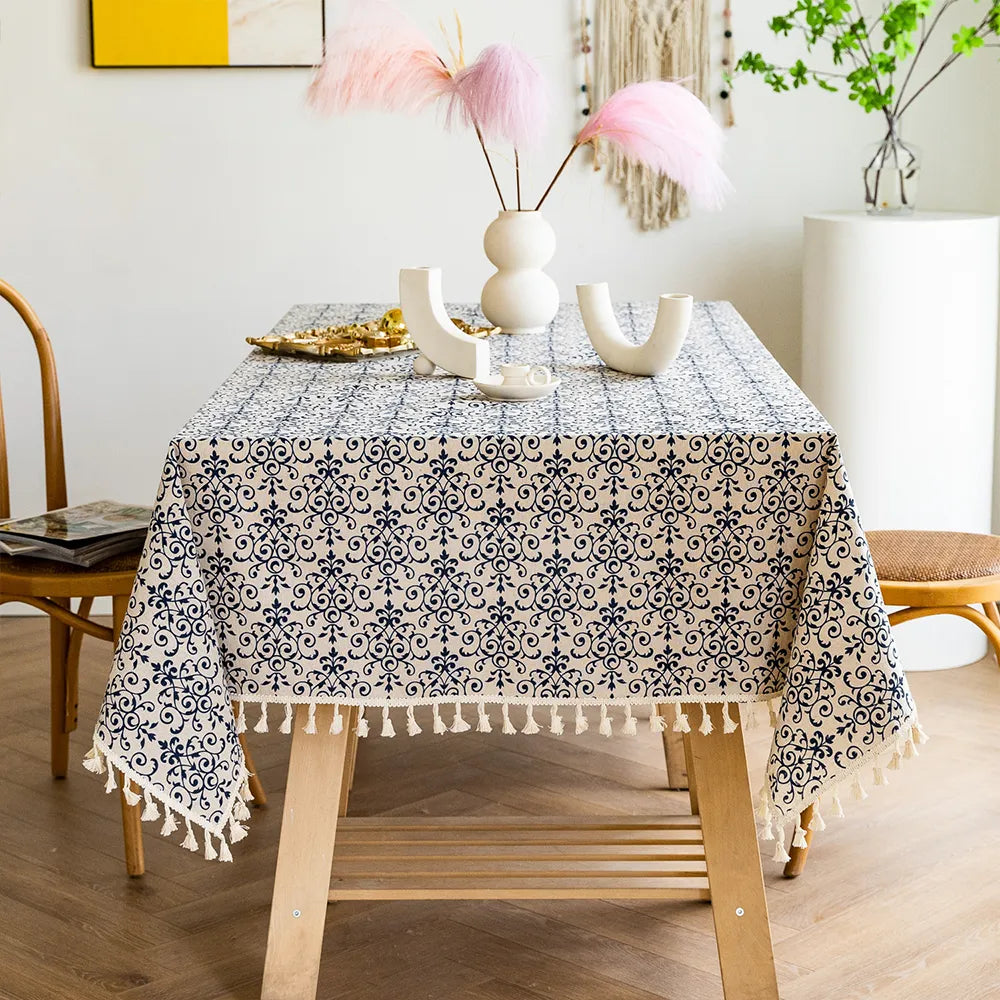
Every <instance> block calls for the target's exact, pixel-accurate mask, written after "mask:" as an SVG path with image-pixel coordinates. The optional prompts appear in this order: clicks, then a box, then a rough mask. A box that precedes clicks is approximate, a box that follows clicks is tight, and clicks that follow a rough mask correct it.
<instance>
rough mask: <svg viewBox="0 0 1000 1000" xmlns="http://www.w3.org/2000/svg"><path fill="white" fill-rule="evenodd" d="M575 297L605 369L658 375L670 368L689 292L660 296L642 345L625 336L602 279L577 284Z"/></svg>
mask: <svg viewBox="0 0 1000 1000" xmlns="http://www.w3.org/2000/svg"><path fill="white" fill-rule="evenodd" d="M576 299H577V302H579V304H580V314H581V315H582V316H583V325H584V328H585V329H586V331H587V336H588V337H589V338H590V343H591V344H592V345H593V347H594V350H595V351H597V354H598V357H600V359H601V360H602V361H603V362H604V363H605V364H606V365H607V366H608V367H609V368H614V369H615V371H619V372H625V373H626V374H628V375H659V374H660V373H661V372H665V371H666V370H667V368H669V367H670V365H671V363H672V362H673V361H674V359H675V358H676V357H677V355H678V354H679V353H680V350H681V347H682V346H683V344H684V339H685V337H687V332H688V328H689V327H690V325H691V311H692V308H693V305H694V300H693V299H692V297H691V296H690V295H684V294H674V293H669V294H666V295H661V296H660V304H659V306H658V308H657V311H656V323H655V324H654V326H653V332H652V333H651V334H650V335H649V339H648V340H647V341H646V342H645V343H644V344H633V343H631V342H629V341H628V340H626V339H625V336H624V334H623V333H622V331H621V327H619V325H618V320H617V319H615V311H614V308H613V306H612V305H611V293H610V291H609V290H608V284H607V282H606V281H602V282H599V283H598V284H595V285H577V286H576Z"/></svg>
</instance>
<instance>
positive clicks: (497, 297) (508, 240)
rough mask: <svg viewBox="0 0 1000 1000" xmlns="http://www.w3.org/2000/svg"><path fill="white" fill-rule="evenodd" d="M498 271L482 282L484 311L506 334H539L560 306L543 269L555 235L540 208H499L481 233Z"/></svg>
mask: <svg viewBox="0 0 1000 1000" xmlns="http://www.w3.org/2000/svg"><path fill="white" fill-rule="evenodd" d="M483 249H484V250H485V251H486V256H487V257H489V259H490V262H491V263H492V264H494V265H495V267H496V269H497V271H496V274H494V275H493V276H492V277H491V278H490V279H489V280H488V281H487V282H486V284H485V285H484V286H483V296H482V301H481V303H480V304H481V306H482V310H483V315H484V316H485V317H486V318H487V319H488V320H489V321H490V322H491V323H492V324H493V325H494V326H498V327H500V329H501V330H502V331H503V332H504V333H541V332H542V331H543V330H544V329H545V328H546V327H547V326H548V325H549V323H551V322H552V320H553V318H554V317H555V314H556V310H557V309H558V308H559V289H558V288H557V287H556V283H555V282H554V281H553V280H552V279H551V278H550V277H549V276H548V275H547V274H546V273H545V272H544V271H543V270H542V268H543V267H545V265H546V264H547V263H548V262H549V261H550V260H551V259H552V255H553V254H554V253H555V252H556V234H555V232H554V231H553V229H552V227H551V226H550V225H549V224H548V222H546V221H545V218H544V217H543V216H542V215H541V214H540V213H538V212H500V214H499V215H497V217H496V218H495V219H494V220H493V221H492V222H491V223H490V225H489V227H488V228H487V230H486V235H485V236H484V237H483Z"/></svg>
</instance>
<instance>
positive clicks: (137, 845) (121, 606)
mask: <svg viewBox="0 0 1000 1000" xmlns="http://www.w3.org/2000/svg"><path fill="white" fill-rule="evenodd" d="M127 610H128V594H115V595H114V596H113V597H112V598H111V614H112V632H113V634H114V646H115V648H117V646H118V636H119V635H120V634H121V630H122V624H123V623H124V621H125V612H126V611H127ZM120 779H121V787H120V788H119V790H118V797H119V799H120V800H121V807H122V837H123V839H124V841H125V870H126V871H127V872H128V873H129V875H130V876H131V877H132V878H138V877H139V876H140V875H142V874H144V873H145V871H146V854H145V848H144V847H143V844H142V820H141V819H140V817H141V815H142V803H141V802H137V803H136V804H135V805H134V806H130V805H129V804H128V802H127V801H126V799H125V782H126V778H125V776H124V775H120ZM130 788H131V790H132V791H133V792H138V791H139V789H138V788H136V787H135V785H131V784H130Z"/></svg>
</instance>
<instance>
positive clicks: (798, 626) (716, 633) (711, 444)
mask: <svg viewBox="0 0 1000 1000" xmlns="http://www.w3.org/2000/svg"><path fill="white" fill-rule="evenodd" d="M450 308H451V312H452V315H456V316H459V317H460V318H462V319H464V320H466V321H469V322H472V323H473V324H475V323H476V321H477V318H478V317H477V314H476V310H475V308H474V307H471V306H464V305H454V306H452V307H450ZM384 310H385V306H384V305H376V304H354V305H348V304H334V305H314V306H298V307H295V308H293V309H292V310H290V311H289V313H288V314H287V315H286V316H285V317H284V318H283V319H282V320H281V321H280V322H279V324H278V325H277V326H276V327H275V332H276V333H288V332H290V331H293V330H298V329H308V328H316V327H324V326H328V325H336V324H340V323H346V322H355V321H363V320H368V319H371V318H373V317H377V316H379V315H381V313H382V312H384ZM616 311H617V315H618V319H619V323H620V325H621V327H622V329H623V330H624V331H625V332H626V334H627V335H628V336H630V337H632V338H633V339H641V338H642V337H643V336H645V335H646V333H647V332H648V330H649V329H650V328H651V327H652V323H653V318H654V313H655V305H646V304H629V303H624V304H621V305H619V306H618V307H616ZM490 346H491V352H492V355H493V361H494V364H504V363H530V364H544V365H546V366H548V367H549V368H550V369H551V370H552V371H553V373H554V374H555V375H556V376H558V377H559V378H560V379H561V384H560V386H559V388H558V390H557V391H556V392H555V393H553V394H552V395H551V396H549V397H547V398H545V399H542V400H538V401H535V402H531V403H508V402H496V401H490V400H487V399H485V398H484V397H482V396H481V395H480V394H479V393H478V392H477V391H476V390H475V388H474V387H473V386H472V384H471V383H468V382H465V381H463V380H460V379H457V378H453V377H450V376H447V375H443V374H439V375H436V376H430V377H421V376H417V375H415V374H414V373H413V369H412V358H411V357H410V356H408V355H405V354H393V355H391V356H383V357H374V358H372V359H370V360H364V361H358V362H338V361H331V360H326V359H312V358H295V357H287V356H278V355H274V354H270V353H267V352H265V351H255V352H253V353H252V354H250V355H249V356H248V357H247V359H246V360H245V361H244V362H243V363H242V364H241V365H240V366H239V367H238V368H237V369H236V371H235V372H233V374H232V375H230V376H229V378H227V379H226V381H225V382H224V383H223V385H222V386H221V387H220V388H219V389H218V390H217V391H216V392H215V393H214V394H213V395H212V397H211V398H210V399H209V400H208V401H207V402H206V403H205V405H204V406H203V407H202V408H201V409H200V410H199V411H198V412H197V413H196V414H195V415H194V416H193V417H192V418H191V420H190V421H189V422H188V423H187V424H186V425H185V426H184V427H183V428H182V429H181V430H180V431H179V432H178V434H177V435H175V437H174V438H173V440H172V441H171V442H170V446H169V449H168V454H167V458H166V461H165V464H164V470H163V476H162V479H161V485H160V490H159V494H158V498H157V503H156V507H155V510H154V514H153V519H152V525H151V529H150V533H149V537H148V540H147V543H146V548H145V551H144V553H143V557H142V561H141V564H140V567H139V571H138V575H137V580H136V585H135V588H134V590H133V592H132V595H131V598H130V603H129V608H128V612H127V614H126V616H125V619H124V622H123V624H122V629H121V638H120V641H119V644H118V648H117V652H116V662H115V668H114V671H113V673H112V676H111V679H110V681H109V685H108V690H107V693H106V696H105V699H104V703H103V706H102V710H101V714H100V718H99V720H98V724H97V727H96V731H95V739H94V748H93V750H92V751H91V754H90V755H89V757H90V759H89V761H88V766H90V767H91V769H92V770H101V769H105V768H106V769H108V770H109V771H110V776H111V778H112V779H114V777H115V775H117V776H118V778H119V781H120V782H121V783H122V784H123V787H127V788H128V790H129V794H130V795H133V796H136V797H140V796H141V797H142V798H143V799H144V800H145V803H144V811H143V815H144V818H145V819H147V820H152V819H154V818H155V819H156V820H158V821H159V819H160V817H161V815H162V818H163V827H162V829H161V832H163V833H164V834H165V835H172V834H173V833H174V831H178V830H179V831H181V832H182V833H183V834H184V837H183V845H182V846H185V847H187V848H188V849H191V850H200V849H201V848H202V847H204V852H205V856H206V858H208V859H209V860H215V859H219V860H230V859H232V858H233V856H234V852H232V851H231V850H230V848H231V845H233V844H238V842H239V841H240V840H242V839H243V837H245V836H246V835H247V830H246V827H245V826H244V823H245V822H246V820H247V819H248V818H249V813H248V810H247V807H246V799H247V798H248V797H249V789H248V780H247V779H248V777H249V775H248V772H247V768H246V762H245V759H244V756H243V752H242V750H241V748H240V742H239V736H240V735H241V734H242V733H243V732H245V731H246V730H247V729H248V728H249V727H252V728H253V729H254V730H256V731H257V732H270V731H271V730H272V729H278V730H279V731H280V732H282V733H286V734H292V749H291V758H290V764H289V773H288V785H287V791H286V798H285V805H284V815H283V820H282V832H281V840H280V846H279V851H278V861H277V869H276V874H275V886H274V896H273V902H272V907H271V917H270V930H269V934H268V946H267V957H266V962H265V971H264V981H263V987H262V994H261V995H262V997H264V998H265V1000H279V998H282V1000H284V998H293V997H294V998H311V997H313V996H314V995H315V992H316V984H317V977H318V972H319V965H320V954H321V946H322V940H323V930H324V921H325V914H326V906H327V903H328V901H330V900H339V901H351V900H358V899H379V900H391V899H437V900H442V899H444V900H448V899H602V898H603V899H607V898H630V899H662V900H677V899H688V900H690V899H700V900H705V901H708V902H710V903H711V906H712V910H713V915H714V919H715V928H716V935H717V940H718V948H719V960H720V967H721V971H722V980H723V986H724V990H725V995H726V997H727V998H728V1000H757V998H760V1000H764V998H768V1000H773V998H776V997H777V995H778V993H777V985H776V979H775V971H774V962H773V957H772V952H771V939H770V931H769V925H768V918H767V905H766V900H765V894H764V886H763V879H762V869H761V861H760V853H759V850H758V845H757V833H758V829H757V826H758V825H757V823H755V815H754V814H755V811H756V814H757V819H758V820H759V832H760V836H761V837H762V838H763V839H764V840H765V841H766V842H768V843H769V850H770V849H771V847H773V858H774V861H776V862H779V863H780V862H782V861H783V860H785V859H786V858H787V856H788V855H787V848H788V847H789V846H791V845H792V844H798V843H801V842H802V839H803V838H804V837H805V836H806V834H807V831H806V830H803V829H802V828H801V827H800V826H799V816H800V814H801V813H802V811H803V809H805V808H806V807H812V808H813V815H814V817H815V822H817V823H822V822H823V821H822V817H821V815H820V806H821V803H822V804H823V808H824V809H826V810H827V812H828V814H829V812H830V811H832V812H834V813H837V812H839V811H840V792H841V791H842V790H843V789H844V788H849V789H852V790H853V791H854V792H855V794H856V793H857V790H858V789H859V788H860V789H861V790H862V795H863V794H864V792H863V785H862V782H866V783H867V782H870V781H872V779H874V783H876V784H877V783H879V775H880V773H881V768H882V767H893V766H897V765H898V764H899V762H900V761H901V760H903V759H905V758H907V757H909V756H912V753H911V752H910V751H911V749H912V744H913V742H914V741H915V740H919V739H920V733H921V731H920V729H919V723H918V721H917V715H916V709H915V707H914V704H913V701H912V698H911V696H910V693H909V690H908V688H907V685H906V680H905V677H904V676H903V674H902V672H901V670H900V669H899V667H898V664H897V662H896V656H895V650H894V647H893V644H892V636H891V633H890V630H889V625H888V620H887V618H886V613H885V608H884V607H883V605H882V601H881V597H880V594H879V590H878V584H877V580H876V579H875V574H874V571H873V569H872V565H871V558H870V555H869V553H868V549H867V545H866V542H865V538H864V533H863V531H862V528H861V523H860V520H859V517H858V514H857V511H856V510H855V507H854V501H853V498H852V496H851V492H850V486H849V483H848V480H847V477H846V474H845V471H844V468H843V462H842V460H841V456H840V451H839V448H838V445H837V439H836V435H835V434H834V433H833V431H832V430H831V428H830V427H829V426H828V425H827V424H826V422H825V421H824V420H823V418H822V417H821V416H820V414H819V413H818V412H817V411H816V410H815V408H814V407H813V406H812V404H811V403H810V402H809V401H808V399H806V397H805V396H804V395H803V394H802V393H801V392H800V391H799V390H798V388H797V387H796V386H795V384H794V383H793V382H792V381H791V380H790V379H789V378H788V376H787V375H786V374H785V373H784V371H783V370H782V369H781V368H780V366H779V365H778V364H777V363H776V362H775V361H774V359H773V358H772V357H771V356H770V355H769V354H768V352H767V351H766V349H765V348H764V347H763V345H762V344H761V342H760V341H759V340H758V339H757V338H756V336H755V335H754V334H753V332H752V331H751V330H750V328H749V327H748V326H747V324H746V323H745V322H744V321H743V320H742V319H741V317H740V316H739V314H738V313H737V312H736V310H735V309H734V308H733V307H732V306H731V305H729V304H728V303H718V302H716V303H699V304H697V305H696V307H695V310H694V316H693V321H692V326H691V330H690V333H689V336H688V338H687V341H686V343H685V345H684V347H683V349H682V351H681V354H680V356H679V357H678V359H677V361H676V362H675V363H674V364H673V365H672V366H671V368H670V369H668V371H667V372H666V373H664V374H663V375H660V376H658V377H655V378H635V377H632V376H628V375H623V374H620V373H617V372H613V371H610V370H609V369H607V368H605V367H604V366H603V365H601V364H600V363H599V361H598V359H597V357H596V355H595V354H594V352H593V350H592V349H591V347H590V345H589V342H588V341H587V339H586V335H585V333H584V330H583V327H582V324H581V321H580V317H579V313H578V312H577V310H576V309H575V307H570V306H563V307H561V308H560V311H559V314H558V315H557V317H556V320H555V321H554V323H553V324H552V326H551V327H550V329H549V330H548V332H547V333H545V334H542V335H537V336H533V337H520V338H514V337H495V338H493V339H492V340H491V342H490ZM758 703H765V704H766V705H767V709H768V711H767V714H768V717H769V718H770V720H771V724H772V726H773V736H772V746H771V752H770V757H769V760H768V764H767V769H766V775H765V780H764V784H763V787H762V788H761V789H760V790H759V791H758V792H757V793H756V801H755V800H754V797H753V796H752V794H751V788H750V781H749V778H748V774H747V767H746V757H745V754H744V749H743V739H742V728H741V727H742V720H744V719H745V712H746V710H747V706H749V705H752V704H758ZM421 720H422V721H421ZM640 722H641V724H642V725H643V726H648V727H649V728H650V729H651V730H652V731H653V732H654V733H659V734H662V735H663V736H664V737H669V739H670V740H671V741H680V743H681V745H682V746H683V752H684V754H685V759H686V765H687V771H688V779H689V781H690V787H691V810H690V812H689V813H685V814H684V815H681V816H662V815H656V814H653V813H651V814H649V815H644V814H639V815H634V816H629V817H622V816H620V815H605V816H602V815H599V814H597V815H593V816H583V817H581V816H574V817H566V816H550V817H532V818H525V817H523V816H511V817H492V816H491V817H488V818H483V817H452V818H440V817H439V818H429V817H426V816H413V817H396V816H393V817H391V818H390V817H365V818H359V817H352V816H350V815H349V812H348V805H349V792H350V786H351V781H352V775H353V768H354V762H355V760H356V757H357V754H358V753H359V747H360V752H361V753H363V752H364V745H365V740H368V739H377V738H401V739H406V738H408V735H413V734H416V733H418V732H419V731H420V730H421V729H422V728H423V727H426V726H431V727H432V728H433V731H434V732H435V733H445V732H451V733H467V736H466V737H464V738H466V739H476V738H477V733H482V732H491V731H495V730H500V731H501V732H502V733H504V734H507V735H510V737H511V738H512V739H515V738H516V739H527V738H530V737H531V736H532V735H533V734H536V733H538V732H540V731H541V729H542V728H543V727H544V728H546V729H547V730H548V731H549V732H550V733H551V734H553V735H555V736H559V737H561V738H563V739H565V740H567V741H570V742H572V740H573V739H574V734H578V733H581V732H583V731H584V730H586V729H588V728H593V729H596V730H598V731H599V732H600V734H602V735H604V736H607V737H608V738H614V739H628V738H630V737H633V736H635V735H636V734H637V732H638V728H639V725H640ZM869 775H872V778H869ZM666 782H667V779H666V774H665V775H664V784H666ZM109 785H111V786H113V785H114V781H113V780H112V781H110V782H109ZM235 859H236V861H237V863H238V860H239V850H238V848H237V849H236V851H235Z"/></svg>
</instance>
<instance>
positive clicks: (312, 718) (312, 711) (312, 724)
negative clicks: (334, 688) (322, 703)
mask: <svg viewBox="0 0 1000 1000" xmlns="http://www.w3.org/2000/svg"><path fill="white" fill-rule="evenodd" d="M302 731H303V732H304V733H308V734H309V735H310V736H311V735H312V734H313V733H315V732H316V702H314V701H311V702H309V718H308V719H307V720H306V727H305V729H303V730H302Z"/></svg>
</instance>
